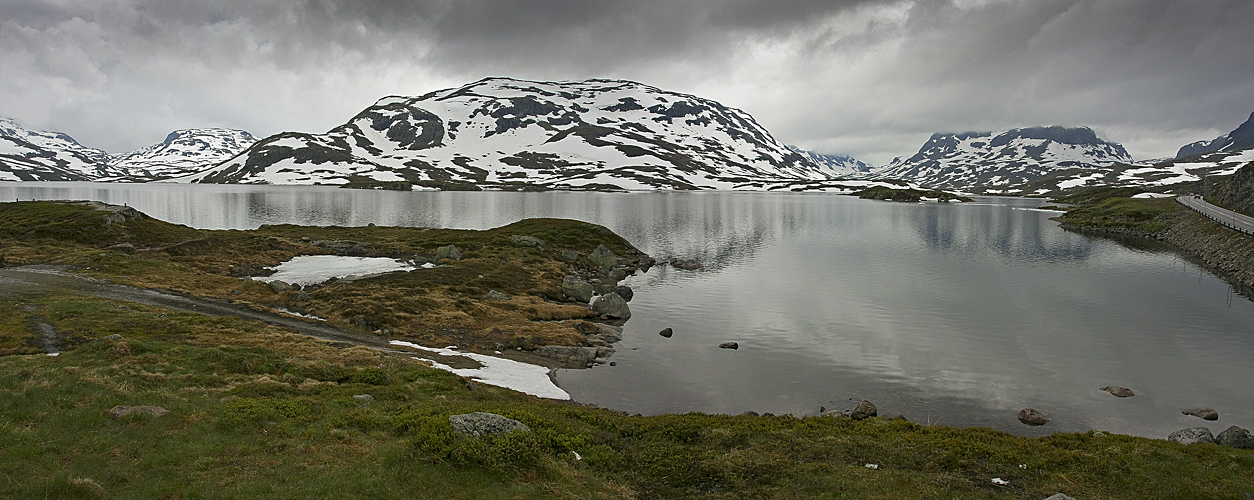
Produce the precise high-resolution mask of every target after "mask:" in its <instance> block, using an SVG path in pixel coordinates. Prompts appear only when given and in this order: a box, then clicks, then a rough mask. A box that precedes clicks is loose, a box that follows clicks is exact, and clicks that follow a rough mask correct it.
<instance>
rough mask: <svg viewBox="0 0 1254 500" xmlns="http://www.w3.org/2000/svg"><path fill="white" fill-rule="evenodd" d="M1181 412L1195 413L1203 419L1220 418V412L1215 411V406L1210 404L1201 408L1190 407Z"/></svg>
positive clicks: (1194, 414)
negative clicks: (1212, 406)
mask: <svg viewBox="0 0 1254 500" xmlns="http://www.w3.org/2000/svg"><path fill="white" fill-rule="evenodd" d="M1180 413H1183V414H1185V415H1193V416H1195V417H1197V418H1200V419H1202V420H1219V412H1217V411H1215V409H1214V408H1211V407H1209V406H1203V407H1201V408H1190V409H1188V410H1184V411H1182V412H1180Z"/></svg>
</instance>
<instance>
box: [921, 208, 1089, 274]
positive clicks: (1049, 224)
mask: <svg viewBox="0 0 1254 500" xmlns="http://www.w3.org/2000/svg"><path fill="white" fill-rule="evenodd" d="M915 208H916V209H915V210H909V211H905V210H903V211H897V212H896V216H897V218H898V219H899V221H900V222H901V223H903V224H909V225H912V226H913V227H914V231H915V234H916V236H917V238H918V240H919V242H920V243H922V244H923V245H924V246H925V247H927V248H928V249H929V250H933V251H944V252H949V253H980V252H985V251H991V252H993V253H994V254H996V255H999V256H1001V257H1003V258H1006V259H1010V260H1012V261H1016V262H1022V263H1029V262H1066V261H1079V260H1085V259H1088V258H1089V257H1090V256H1092V254H1093V244H1092V241H1091V240H1090V239H1088V238H1085V237H1082V236H1079V235H1075V234H1070V233H1066V232H1063V231H1058V230H1056V229H1054V226H1056V223H1055V222H1053V221H1050V220H1049V219H1048V217H1047V216H1046V214H1047V213H1046V212H1026V213H1025V211H1024V210H1020V209H1014V208H1012V207H1002V206H948V205H917V206H916V207H915Z"/></svg>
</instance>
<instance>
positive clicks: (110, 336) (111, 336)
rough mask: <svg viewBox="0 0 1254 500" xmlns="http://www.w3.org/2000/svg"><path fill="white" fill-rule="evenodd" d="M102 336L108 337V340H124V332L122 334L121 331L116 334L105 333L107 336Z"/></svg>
mask: <svg viewBox="0 0 1254 500" xmlns="http://www.w3.org/2000/svg"><path fill="white" fill-rule="evenodd" d="M100 338H102V339H106V340H122V334H120V333H115V334H113V335H105V336H103V337H100Z"/></svg>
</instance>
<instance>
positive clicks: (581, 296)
mask: <svg viewBox="0 0 1254 500" xmlns="http://www.w3.org/2000/svg"><path fill="white" fill-rule="evenodd" d="M561 292H562V295H565V296H566V298H568V299H570V300H573V301H575V302H581V303H584V304H587V303H588V301H590V300H592V293H593V290H592V284H590V283H588V282H587V281H584V280H581V279H579V277H578V276H566V277H565V278H562V287H561Z"/></svg>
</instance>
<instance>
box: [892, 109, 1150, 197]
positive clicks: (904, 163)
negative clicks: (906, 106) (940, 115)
mask: <svg viewBox="0 0 1254 500" xmlns="http://www.w3.org/2000/svg"><path fill="white" fill-rule="evenodd" d="M1131 162H1132V157H1131V156H1130V155H1129V154H1128V152H1127V150H1126V149H1124V147H1123V146H1122V145H1120V144H1117V143H1114V142H1109V141H1106V140H1103V139H1101V138H1099V137H1098V136H1097V133H1096V132H1094V131H1093V129H1091V128H1089V127H1064V126H1058V125H1054V126H1048V127H1026V128H1015V129H1010V130H1007V131H1004V132H997V133H994V132H961V133H937V134H932V136H931V137H930V138H929V139H928V141H927V142H926V143H924V144H923V146H922V147H921V148H919V152H918V153H916V154H915V155H914V156H911V157H909V158H904V159H903V158H895V159H893V161H892V163H890V164H888V165H886V166H884V167H882V168H879V169H876V170H874V171H873V172H871V174H870V176H869V177H870V178H876V179H899V180H905V181H909V182H914V183H917V184H919V185H922V186H928V187H932V188H942V189H956V190H961V191H967V192H997V191H1000V190H1003V189H1005V188H1008V187H1011V186H1016V185H1019V184H1023V183H1025V182H1027V181H1030V180H1033V179H1036V178H1040V177H1042V176H1045V175H1048V174H1050V173H1053V172H1057V171H1060V170H1066V169H1074V168H1080V169H1084V168H1096V167H1101V166H1109V165H1114V164H1118V163H1131Z"/></svg>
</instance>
